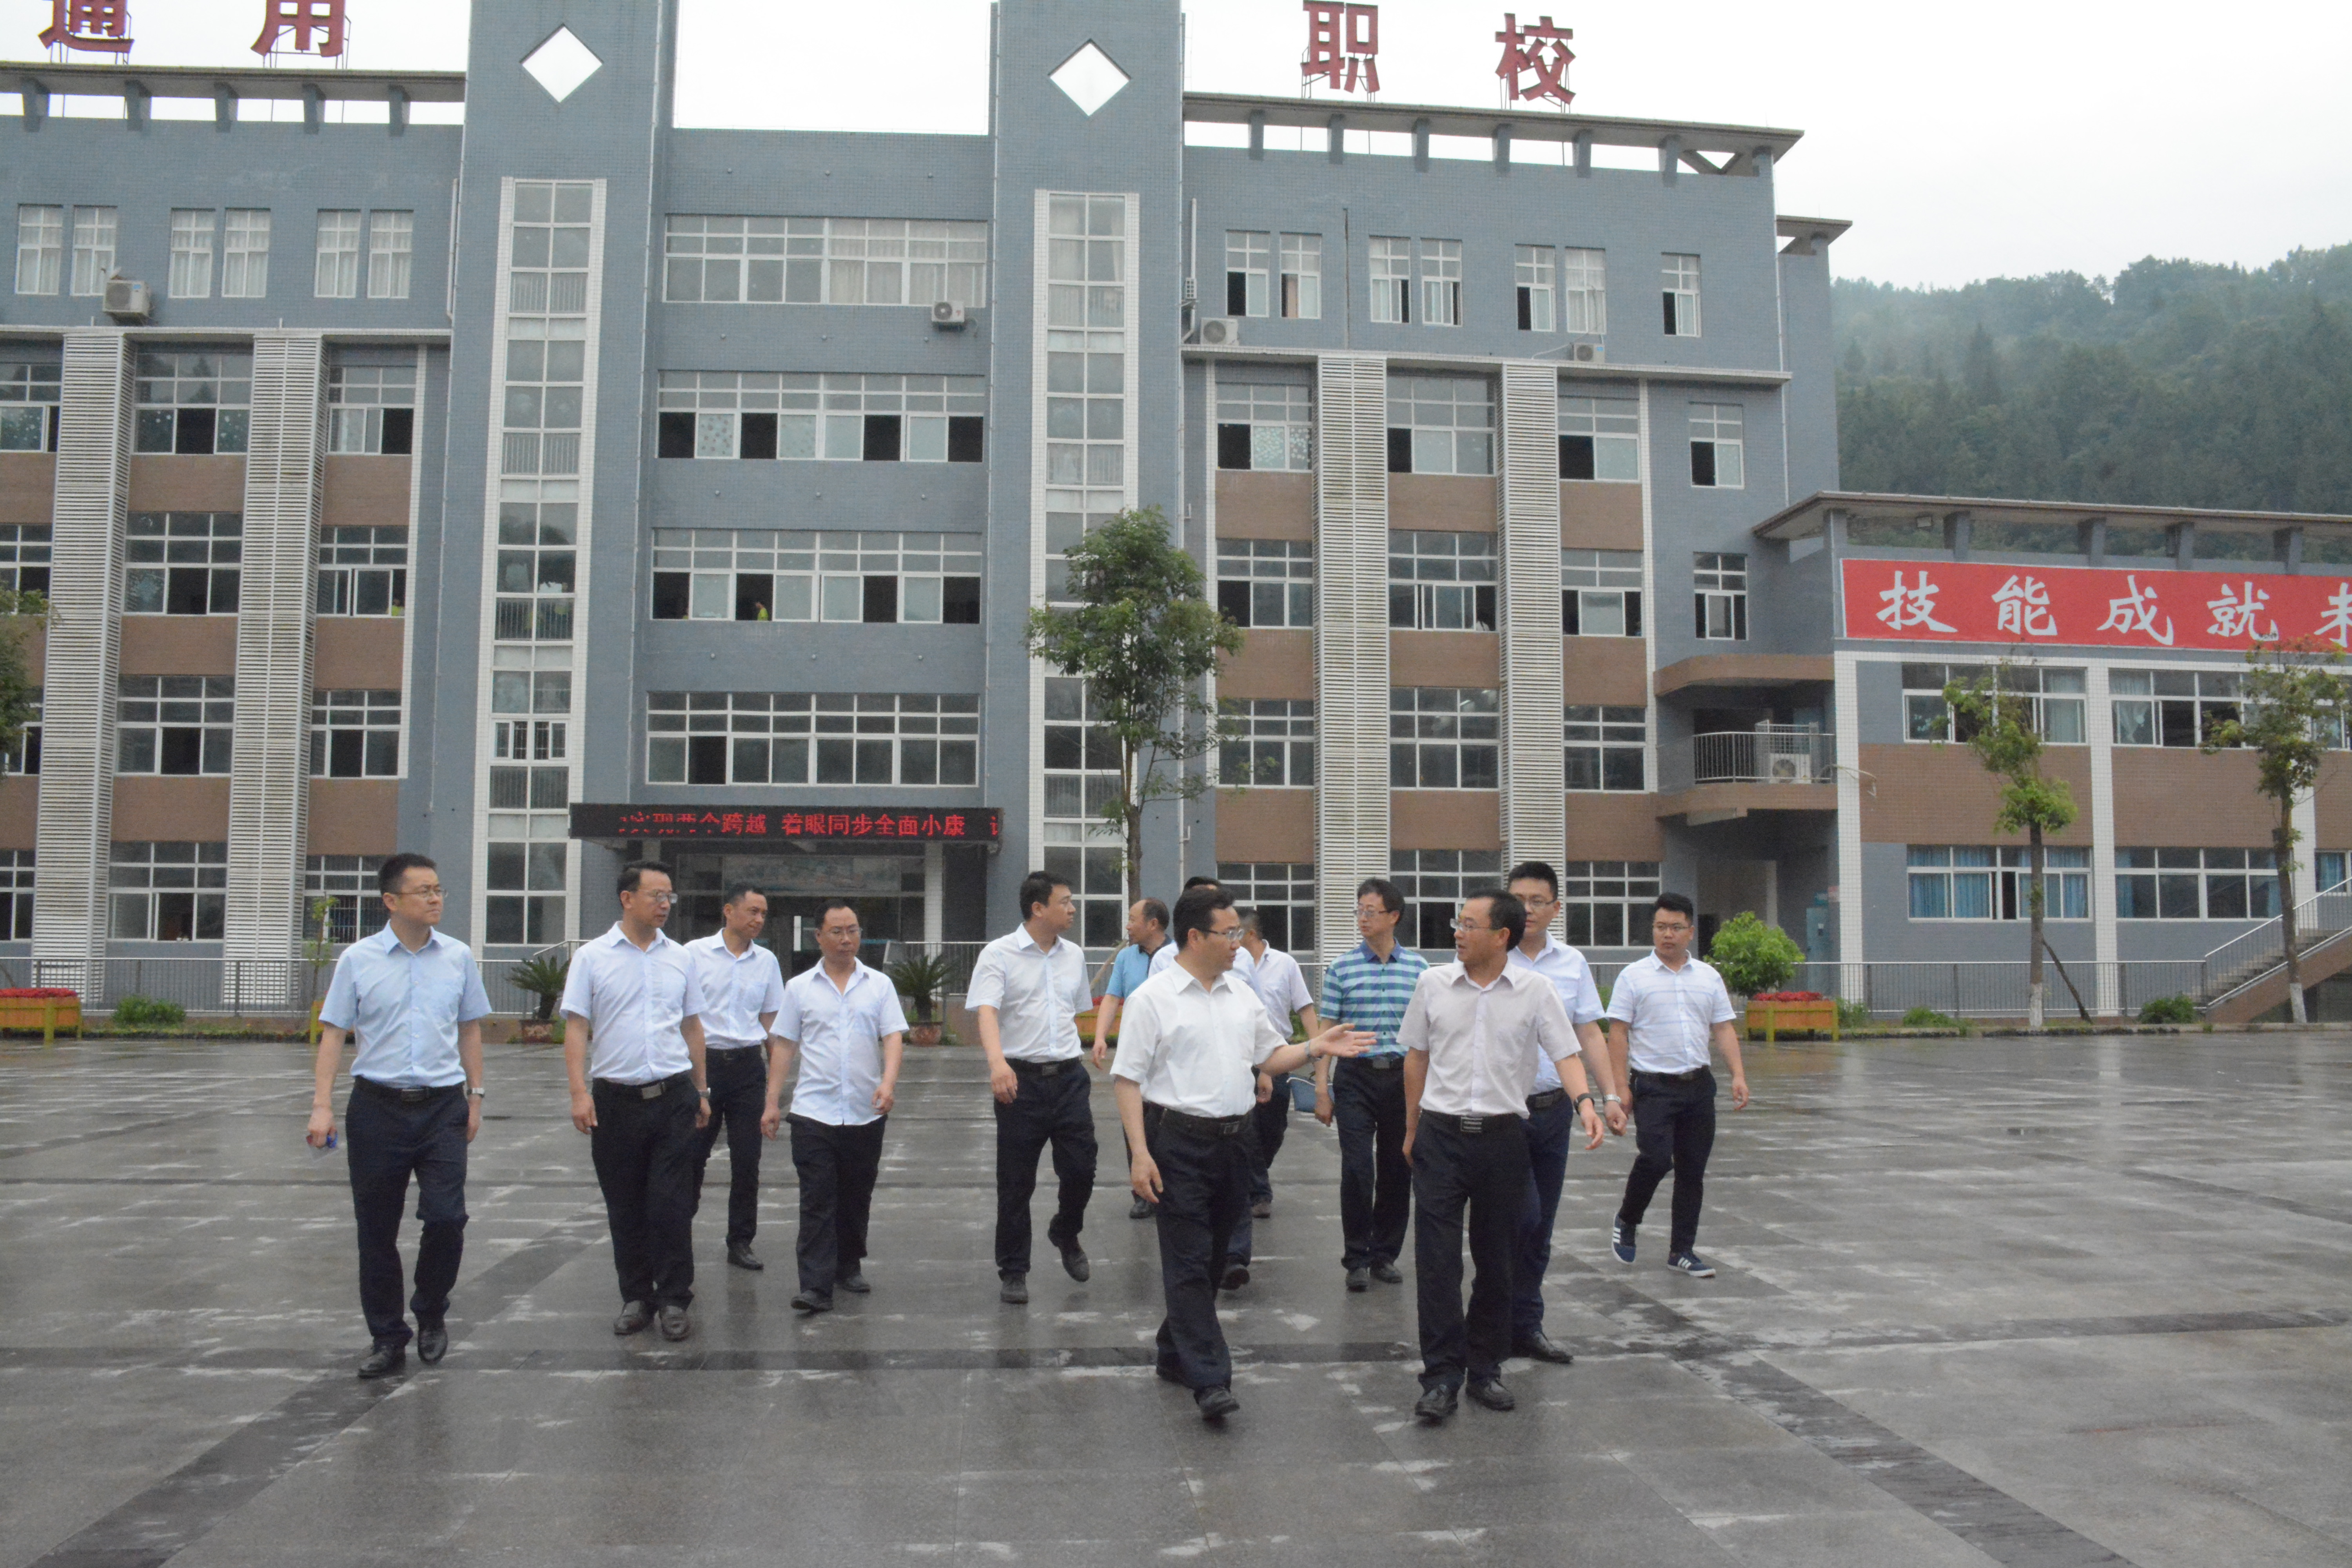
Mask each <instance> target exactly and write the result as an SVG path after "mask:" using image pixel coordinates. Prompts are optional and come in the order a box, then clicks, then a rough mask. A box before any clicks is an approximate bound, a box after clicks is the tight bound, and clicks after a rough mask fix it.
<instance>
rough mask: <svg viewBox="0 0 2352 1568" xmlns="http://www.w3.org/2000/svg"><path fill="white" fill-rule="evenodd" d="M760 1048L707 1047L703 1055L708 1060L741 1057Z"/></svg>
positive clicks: (703, 1050) (704, 1048)
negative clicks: (744, 1053)
mask: <svg viewBox="0 0 2352 1568" xmlns="http://www.w3.org/2000/svg"><path fill="white" fill-rule="evenodd" d="M759 1048H760V1047H757V1046H705V1047H703V1049H702V1054H703V1055H704V1056H705V1057H706V1058H708V1057H732V1056H740V1055H741V1054H742V1053H743V1052H745V1051H756V1050H758V1049H759Z"/></svg>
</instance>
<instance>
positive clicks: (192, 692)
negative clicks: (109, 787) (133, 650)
mask: <svg viewBox="0 0 2352 1568" xmlns="http://www.w3.org/2000/svg"><path fill="white" fill-rule="evenodd" d="M170 730H194V731H197V740H196V755H197V761H196V769H195V772H194V773H184V772H180V771H177V770H174V771H173V772H171V773H165V772H164V770H163V734H164V731H170ZM114 733H115V740H114V772H115V776H116V777H118V778H123V777H155V778H226V777H227V776H228V774H229V773H230V771H231V769H232V768H233V767H234V765H235V760H236V677H235V676H230V675H125V676H121V677H119V678H118V679H117V683H116V687H115V732H114ZM142 738H143V739H142ZM134 751H140V752H143V753H144V755H143V757H142V759H141V762H142V765H139V766H135V767H134V766H132V765H131V761H132V752H134Z"/></svg>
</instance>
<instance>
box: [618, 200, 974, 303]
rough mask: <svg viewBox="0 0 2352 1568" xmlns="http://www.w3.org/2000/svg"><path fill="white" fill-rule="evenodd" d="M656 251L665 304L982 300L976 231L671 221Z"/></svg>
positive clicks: (923, 223) (784, 221) (752, 220)
mask: <svg viewBox="0 0 2352 1568" xmlns="http://www.w3.org/2000/svg"><path fill="white" fill-rule="evenodd" d="M663 249H664V251H665V253H666V254H665V266H664V268H663V287H664V294H663V297H664V298H665V299H667V300H670V301H672V302H673V303H678V302H695V301H699V302H702V303H705V304H737V303H749V304H774V303H787V304H804V305H916V306H920V307H923V308H925V309H929V307H930V306H931V305H933V304H935V303H938V302H940V301H941V300H950V301H953V302H954V303H956V304H959V305H962V306H965V307H967V308H971V307H976V306H981V305H985V304H986V303H987V302H988V225H987V224H985V223H946V222H934V221H928V220H922V219H915V220H909V219H906V218H823V217H727V216H709V215H701V214H691V213H672V214H671V215H669V221H668V225H667V231H666V233H665V236H664V240H663Z"/></svg>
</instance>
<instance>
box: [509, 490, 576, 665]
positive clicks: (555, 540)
mask: <svg viewBox="0 0 2352 1568" xmlns="http://www.w3.org/2000/svg"><path fill="white" fill-rule="evenodd" d="M579 528H580V507H579V503H578V502H576V501H514V500H509V501H500V502H499V568H498V591H499V602H498V610H497V626H496V635H497V637H498V639H499V641H501V642H531V641H538V642H570V641H571V640H572V584H573V574H574V571H575V569H576V566H577V556H576V553H575V546H576V544H577V542H578V540H579ZM509 595H515V596H513V597H509Z"/></svg>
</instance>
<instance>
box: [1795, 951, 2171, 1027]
mask: <svg viewBox="0 0 2352 1568" xmlns="http://www.w3.org/2000/svg"><path fill="white" fill-rule="evenodd" d="M2065 973H2066V974H2067V975H2068V976H2070V977H2072V979H2073V980H2074V987H2075V989H2076V990H2079V991H2080V992H2081V993H2082V994H2083V1002H2084V1005H2085V1006H2087V1007H2089V1008H2090V1010H2091V1016H2093V1017H2095V1018H2096V1017H2108V1018H2112V1017H2118V1016H2120V1017H2124V1018H2131V1017H2135V1016H2137V1015H2138V1013H2139V1010H2140V1008H2141V1007H2142V1006H2144V1005H2147V1003H2149V1002H2153V1001H2156V1000H2157V999H2158V998H2159V997H2165V996H2184V995H2186V996H2193V995H2195V994H2196V992H2197V987H2198V984H2199V982H2200V979H2201V977H2202V975H2203V973H2204V966H2203V965H2202V964H2200V963H2199V962H2198V961H2197V960H2196V959H2193V958H2185V959H2126V960H2122V961H2119V962H2116V963H2092V962H2089V961H2078V962H2075V963H2068V964H2067V965H2066V969H2065ZM2042 983H2043V989H2042V1013H2043V1016H2044V1017H2045V1018H2047V1019H2048V1020H2049V1021H2050V1022H2052V1023H2063V1022H2064V1021H2065V1020H2067V1019H2069V1018H2079V1017H2080V1016H2081V1015H2080V1014H2078V1013H2077V1012H2076V1011H2075V1009H2074V991H2070V990H2068V989H2067V987H2066V982H2065V980H2064V979H2062V978H2061V977H2060V974H2059V970H2058V966H2057V965H2056V964H2054V963H2051V964H2045V965H2044V966H2043V968H2042ZM2031 987H2032V968H2031V966H2030V965H2028V964H2027V963H2026V962H2025V961H2024V960H2023V959H2007V960H1986V961H1979V962H1974V963H1933V962H1917V961H1913V962H1902V961H1898V962H1893V963H1804V964H1800V965H1798V967H1797V973H1796V974H1795V975H1794V976H1793V977H1792V978H1791V979H1790V982H1789V984H1787V985H1786V986H1785V987H1783V989H1785V990H1790V991H1818V992H1820V993H1822V994H1823V995H1825V996H1835V997H1838V998H1840V999H1842V1000H1843V1001H1847V1002H1859V1003H1861V1004H1862V1005H1864V1006H1865V1007H1867V1008H1869V1009H1870V1016H1872V1017H1873V1018H1876V1019H1899V1018H1901V1017H1902V1016H1904V1015H1905V1014H1906V1013H1908V1012H1909V1011H1911V1009H1913V1008H1914V1007H1927V1008H1931V1009H1933V1010H1934V1011H1936V1012H1938V1013H1942V1014H1946V1015H1948V1016H1951V1017H1955V1018H2022V1017H2024V1016H2025V1013H2026V1006H2027V1003H2028V1002H2029V1000H2030V992H2031ZM2102 996H2112V997H2113V998H2114V1005H2113V1006H2112V1008H2108V1007H2105V1006H2103V1005H2102V1004H2101V998H2102Z"/></svg>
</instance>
